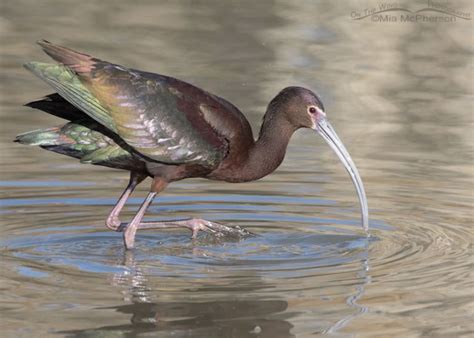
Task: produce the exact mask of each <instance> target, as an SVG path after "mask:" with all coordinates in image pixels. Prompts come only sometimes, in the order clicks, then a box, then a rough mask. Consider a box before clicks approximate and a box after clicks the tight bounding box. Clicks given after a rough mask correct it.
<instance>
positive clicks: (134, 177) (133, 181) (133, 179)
mask: <svg viewBox="0 0 474 338" xmlns="http://www.w3.org/2000/svg"><path fill="white" fill-rule="evenodd" d="M145 178H146V176H144V175H141V174H137V173H133V172H132V173H130V181H129V182H128V185H127V188H125V190H124V192H123V193H122V196H120V198H119V200H118V202H117V204H115V206H114V208H113V209H112V211H111V212H110V214H109V217H107V220H106V221H105V226H106V227H107V228H109V229H110V230H114V231H119V227H120V224H121V223H120V220H119V217H118V216H119V214H120V212H121V211H122V209H123V207H124V205H125V203H126V202H127V200H128V198H129V197H130V194H131V193H132V192H133V190H135V188H136V187H137V185H138V184H140V183H141V182H142V181H143V180H144V179H145Z"/></svg>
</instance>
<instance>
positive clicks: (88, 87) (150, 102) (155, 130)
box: [29, 42, 228, 167]
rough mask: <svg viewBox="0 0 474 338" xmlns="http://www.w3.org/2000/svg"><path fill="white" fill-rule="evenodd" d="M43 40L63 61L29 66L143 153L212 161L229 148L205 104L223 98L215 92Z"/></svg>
mask: <svg viewBox="0 0 474 338" xmlns="http://www.w3.org/2000/svg"><path fill="white" fill-rule="evenodd" d="M40 44H41V46H42V47H43V49H44V50H45V51H46V53H48V54H49V55H50V56H52V57H53V58H54V59H55V60H57V61H60V62H61V63H62V64H63V65H58V66H56V67H58V68H56V69H52V68H48V67H49V66H45V65H43V64H37V63H34V64H30V65H32V66H33V67H32V66H30V67H29V69H31V70H32V71H33V72H35V74H37V75H38V76H40V77H41V78H42V79H44V80H45V81H46V82H48V83H49V84H51V85H52V86H53V87H54V88H55V89H56V90H57V91H58V93H59V94H60V95H62V96H63V97H64V98H66V99H67V100H68V101H69V102H71V103H72V104H73V105H75V106H76V107H78V108H80V109H81V110H83V111H84V112H85V113H87V114H88V115H89V116H91V117H92V118H94V119H95V120H96V121H98V122H100V123H101V124H103V125H104V126H106V127H107V128H109V129H110V130H112V131H114V132H115V133H117V134H118V135H119V136H120V137H121V138H122V139H123V140H124V141H125V142H126V143H127V144H128V145H130V146H131V147H132V148H133V149H134V150H136V151H137V152H139V153H141V154H142V155H144V156H145V157H147V158H149V159H151V160H155V161H158V162H164V163H170V164H179V163H193V164H199V165H203V166H206V167H214V166H216V165H217V164H218V163H219V162H220V161H221V160H222V159H223V158H224V157H225V155H226V154H227V146H228V144H227V141H226V140H225V139H224V137H222V136H221V135H219V134H218V132H217V131H216V130H215V129H214V128H213V127H212V126H211V125H210V124H209V123H208V121H207V120H206V117H205V112H203V111H202V109H201V107H203V106H206V107H209V106H215V105H216V104H217V105H218V104H219V102H218V101H217V100H215V99H214V98H213V96H211V95H209V94H207V93H205V92H204V91H202V90H199V89H198V88H196V87H193V86H191V85H189V84H186V83H183V82H181V81H178V80H175V79H172V78H168V77H164V76H160V75H156V74H151V73H145V72H140V71H136V70H130V69H127V68H124V67H121V66H118V65H114V64H110V63H108V62H104V61H101V60H98V59H95V58H92V57H90V56H88V55H85V54H81V53H77V52H74V51H71V50H69V49H66V48H64V47H60V46H55V45H52V44H50V43H48V42H41V43H40Z"/></svg>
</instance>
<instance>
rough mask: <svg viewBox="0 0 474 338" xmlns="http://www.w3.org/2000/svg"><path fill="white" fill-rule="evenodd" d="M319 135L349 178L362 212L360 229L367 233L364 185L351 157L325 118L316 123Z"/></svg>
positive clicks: (367, 212) (367, 220)
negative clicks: (342, 165)
mask: <svg viewBox="0 0 474 338" xmlns="http://www.w3.org/2000/svg"><path fill="white" fill-rule="evenodd" d="M315 129H316V131H317V132H318V134H319V135H321V136H322V137H323V139H324V140H325V141H326V142H327V143H328V144H329V146H330V147H331V148H332V150H334V152H335V153H336V154H337V156H338V157H339V159H340V160H341V162H342V164H344V167H345V168H346V170H347V172H348V173H349V175H350V176H351V179H352V182H353V183H354V186H355V188H356V190H357V195H359V201H360V210H361V212H362V227H363V228H364V230H365V231H366V232H368V231H369V208H368V206H367V198H366V197H365V190H364V185H363V184H362V180H361V179H360V176H359V172H358V171H357V168H356V166H355V164H354V162H353V161H352V158H351V155H349V153H348V152H347V150H346V148H345V147H344V144H343V143H342V141H341V140H340V139H339V137H338V136H337V134H336V132H335V131H334V129H333V128H332V126H331V124H330V123H329V122H328V121H327V120H326V117H323V116H320V118H319V121H318V122H317V128H315Z"/></svg>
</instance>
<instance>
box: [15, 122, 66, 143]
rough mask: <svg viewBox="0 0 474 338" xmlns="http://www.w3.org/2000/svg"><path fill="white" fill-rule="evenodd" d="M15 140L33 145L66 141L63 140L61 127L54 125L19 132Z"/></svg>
mask: <svg viewBox="0 0 474 338" xmlns="http://www.w3.org/2000/svg"><path fill="white" fill-rule="evenodd" d="M13 141H14V142H18V143H21V144H28V145H32V146H56V145H60V144H62V143H64V141H65V140H61V133H60V127H54V128H48V129H38V130H33V131H29V132H27V133H23V134H19V135H17V136H16V137H15V139H14V140H13Z"/></svg>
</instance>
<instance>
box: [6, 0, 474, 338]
mask: <svg viewBox="0 0 474 338" xmlns="http://www.w3.org/2000/svg"><path fill="white" fill-rule="evenodd" d="M454 3H455V4H456V6H458V7H459V8H460V9H464V10H465V11H471V10H472V8H469V6H470V3H469V2H467V1H465V2H462V1H459V2H457V1H456V2H454ZM372 4H373V5H376V3H375V2H373V3H372ZM408 5H409V6H414V7H416V6H415V4H412V3H410V4H407V6H408ZM366 6H368V5H367V4H364V3H361V2H359V1H354V2H344V3H343V2H338V3H334V2H329V1H327V2H323V3H320V4H316V3H313V2H312V1H297V2H292V3H289V2H283V1H259V2H258V3H257V2H252V1H248V2H247V1H243V2H242V1H239V2H222V1H207V2H200V1H198V2H194V1H193V2H190V1H189V2H187V1H184V2H162V3H158V2H155V1H144V2H141V3H140V4H138V3H135V2H129V1H102V2H100V3H99V2H97V3H84V4H81V5H76V6H72V5H71V4H67V3H66V2H63V1H53V0H47V1H41V2H36V1H6V2H4V5H3V6H2V7H3V8H2V9H3V10H2V13H3V14H2V15H3V16H2V19H1V21H0V29H1V36H2V40H3V47H2V54H3V55H2V58H1V72H0V76H1V83H2V95H1V101H0V109H1V119H2V123H1V133H0V149H1V150H0V151H1V159H2V167H1V176H0V179H1V180H0V186H1V187H2V189H1V201H0V202H1V209H0V212H1V217H0V224H1V230H2V235H1V240H0V254H1V257H2V274H1V277H0V284H1V285H2V287H1V291H0V292H1V296H0V297H1V299H2V314H1V320H0V323H1V326H2V335H4V336H15V337H23V336H24V337H31V336H41V337H47V336H55V337H57V336H68V337H105V336H107V337H108V336H110V337H112V336H130V337H135V336H140V337H141V336H158V337H169V336H175V337H191V336H192V337H295V336H298V337H307V336H313V335H318V334H329V335H337V336H348V337H349V336H356V335H357V336H362V337H365V336H367V337H369V336H377V337H380V336H397V337H401V336H403V337H416V336H438V337H454V336H469V335H470V334H472V332H473V326H472V324H471V323H470V320H469V319H472V315H473V311H472V308H473V304H472V290H473V285H472V204H473V200H472V191H473V190H472V188H473V186H472V182H473V180H472V147H473V139H472V116H473V115H472V21H466V20H458V21H456V22H451V23H376V22H372V21H370V20H360V21H354V20H352V19H351V18H350V13H351V11H352V10H354V9H358V8H361V7H366ZM40 38H46V39H48V40H51V41H54V42H57V43H61V44H65V45H68V46H71V47H74V48H76V49H78V50H81V51H85V52H89V53H91V54H93V55H95V56H97V57H101V58H103V59H106V60H110V61H113V62H116V63H120V64H123V65H126V66H129V67H134V68H139V69H144V70H148V71H154V72H160V73H163V74H169V75H173V76H176V77H178V78H182V79H185V80H187V81H189V82H191V83H194V84H196V85H198V86H200V87H203V88H205V89H207V90H209V91H211V92H214V93H216V94H219V95H221V96H223V97H225V98H227V99H229V100H230V101H232V102H233V103H235V104H236V105H237V106H239V107H240V108H241V109H242V111H243V112H244V113H245V114H246V116H247V117H248V118H249V120H250V122H251V124H252V126H253V129H254V133H255V134H256V133H257V131H258V127H259V124H260V120H261V117H262V114H263V112H264V110H265V107H266V104H267V103H268V102H269V100H270V99H271V98H272V97H273V96H274V95H275V94H276V93H277V92H278V91H279V90H280V89H282V88H283V87H285V86H288V85H302V86H306V87H309V88H312V89H315V90H318V92H319V93H320V94H321V96H322V98H323V101H324V102H325V106H326V110H327V113H328V116H329V118H330V120H331V122H332V124H333V126H334V127H335V129H336V130H337V132H338V134H339V135H340V137H341V138H342V139H343V141H344V142H345V144H346V147H347V148H348V150H349V151H350V153H351V154H352V157H353V159H354V161H355V162H356V163H357V165H358V168H359V171H360V173H361V176H362V178H363V180H364V183H365V186H366V190H367V196H368V199H369V208H370V213H371V221H370V226H371V232H372V235H373V236H372V238H371V239H370V240H368V239H367V238H366V237H365V235H364V233H363V231H362V229H361V226H360V217H359V210H358V202H357V195H356V193H355V190H354V188H353V186H352V184H351V182H350V179H349V178H348V176H347V174H346V173H345V172H344V169H343V167H342V166H341V165H340V164H339V163H338V160H337V158H336V156H335V155H334V154H333V153H332V152H331V150H330V149H329V148H328V147H327V146H326V145H325V144H324V141H323V140H321V139H320V138H319V137H318V136H316V135H315V134H314V133H312V132H311V131H300V132H298V133H297V134H296V135H295V136H294V138H293V139H292V142H291V144H290V147H289V149H288V154H287V157H286V159H285V161H284V163H283V164H282V166H281V167H280V168H279V169H278V171H277V172H275V173H274V174H273V175H271V176H268V177H267V178H264V179H262V180H260V181H258V182H254V183H247V184H239V185H235V184H226V183H219V182H210V181H205V180H201V179H193V180H187V181H182V182H178V183H175V184H172V185H170V187H169V188H168V189H167V190H166V192H165V193H163V194H162V195H160V196H159V197H158V198H157V199H156V201H155V203H154V204H153V206H152V207H151V208H150V209H149V212H148V214H147V218H148V219H165V218H173V217H187V216H199V217H202V218H207V219H210V220H217V221H222V222H227V223H230V224H239V225H241V226H244V227H246V228H248V229H249V230H251V231H253V232H256V233H258V234H259V236H257V237H253V238H250V239H247V240H244V241H222V240H221V241H217V240H214V239H212V238H209V237H206V236H202V237H200V238H199V239H198V240H197V241H194V242H193V241H191V240H190V238H189V235H190V234H189V233H187V232H185V231H180V230H176V231H175V230H173V231H146V232H139V234H138V237H137V249H136V250H135V251H134V252H129V253H126V252H124V250H123V247H122V241H121V236H120V234H117V233H113V232H110V231H108V230H106V228H105V227H104V225H103V223H104V219H105V217H106V215H107V213H108V212H109V210H110V209H111V208H112V206H113V204H114V203H115V202H116V199H117V198H118V196H119V195H120V193H121V191H122V189H123V188H124V186H125V185H126V183H127V180H128V177H127V174H126V173H124V172H121V171H116V170H112V169H107V168H100V167H94V166H89V165H81V164H79V163H78V162H77V161H75V160H74V159H69V158H66V157H63V156H60V155H57V154H53V153H48V152H46V151H42V150H40V149H37V148H34V147H25V146H21V145H17V144H13V143H11V140H12V139H13V137H14V136H15V135H16V134H17V133H20V132H24V131H28V130H31V129H37V128H41V127H48V126H51V125H57V124H60V123H61V121H60V120H59V119H56V118H54V117H51V116H47V115H46V114H43V113H40V112H37V111H33V110H30V109H28V108H26V107H22V104H24V103H25V102H28V101H29V100H31V99H35V98H38V97H40V96H42V95H44V94H47V93H49V92H50V89H49V88H48V87H47V86H46V85H45V84H42V83H41V82H40V81H39V80H37V79H35V78H34V77H33V75H31V74H28V73H27V72H26V71H25V70H24V69H22V67H21V63H22V62H25V61H29V60H43V61H44V60H47V57H46V56H45V55H43V54H42V53H41V52H40V50H39V48H37V46H35V45H34V41H35V40H38V39H40ZM147 185H148V182H146V183H144V184H142V186H140V188H139V189H138V190H137V192H136V193H135V194H134V195H133V198H131V200H130V202H129V204H128V205H127V207H126V208H125V210H124V216H123V219H130V218H131V217H132V216H133V214H134V212H135V210H136V209H137V207H138V205H139V204H140V203H141V201H142V199H143V198H144V196H145V195H146V190H147Z"/></svg>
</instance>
